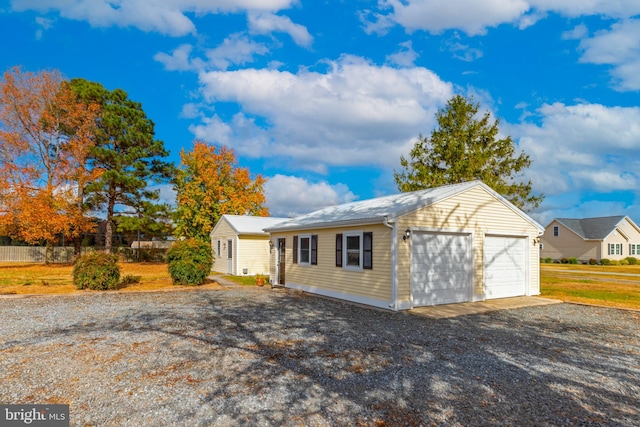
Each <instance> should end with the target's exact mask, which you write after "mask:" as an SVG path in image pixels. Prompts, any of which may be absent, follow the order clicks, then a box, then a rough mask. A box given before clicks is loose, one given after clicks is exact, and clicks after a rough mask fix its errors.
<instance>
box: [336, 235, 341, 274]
mask: <svg viewBox="0 0 640 427" xmlns="http://www.w3.org/2000/svg"><path fill="white" fill-rule="evenodd" d="M336 267H342V234H336Z"/></svg>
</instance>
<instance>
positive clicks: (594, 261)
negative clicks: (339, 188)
mask: <svg viewBox="0 0 640 427" xmlns="http://www.w3.org/2000/svg"><path fill="white" fill-rule="evenodd" d="M597 263H598V261H596V259H595V258H590V259H589V264H590V265H596V264H597Z"/></svg>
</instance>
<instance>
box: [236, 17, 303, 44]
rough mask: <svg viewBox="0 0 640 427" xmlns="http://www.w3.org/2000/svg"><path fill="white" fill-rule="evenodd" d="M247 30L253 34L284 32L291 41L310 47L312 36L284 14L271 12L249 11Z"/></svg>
mask: <svg viewBox="0 0 640 427" xmlns="http://www.w3.org/2000/svg"><path fill="white" fill-rule="evenodd" d="M248 19H249V30H250V31H251V32H252V33H254V34H271V33H274V32H281V33H286V34H289V35H290V36H291V38H292V39H293V41H294V42H295V43H296V44H297V45H298V46H302V47H307V48H308V47H311V44H312V43H313V37H311V35H310V34H309V31H307V29H306V28H305V27H304V26H302V25H300V24H295V23H293V22H292V21H291V19H289V18H287V17H286V16H278V15H275V14H273V13H249V16H248Z"/></svg>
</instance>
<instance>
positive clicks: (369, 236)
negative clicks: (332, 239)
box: [336, 232, 373, 270]
mask: <svg viewBox="0 0 640 427" xmlns="http://www.w3.org/2000/svg"><path fill="white" fill-rule="evenodd" d="M343 266H344V268H349V269H357V270H359V269H367V270H371V269H373V233H371V232H366V233H361V232H350V233H344V234H336V267H343Z"/></svg>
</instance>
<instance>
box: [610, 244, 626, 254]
mask: <svg viewBox="0 0 640 427" xmlns="http://www.w3.org/2000/svg"><path fill="white" fill-rule="evenodd" d="M622 252H623V250H622V243H608V244H607V255H622Z"/></svg>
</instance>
